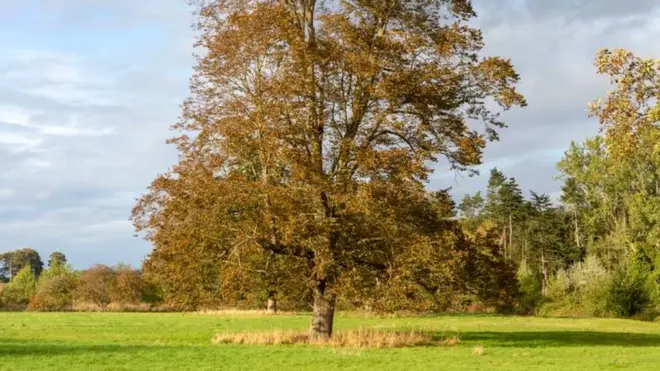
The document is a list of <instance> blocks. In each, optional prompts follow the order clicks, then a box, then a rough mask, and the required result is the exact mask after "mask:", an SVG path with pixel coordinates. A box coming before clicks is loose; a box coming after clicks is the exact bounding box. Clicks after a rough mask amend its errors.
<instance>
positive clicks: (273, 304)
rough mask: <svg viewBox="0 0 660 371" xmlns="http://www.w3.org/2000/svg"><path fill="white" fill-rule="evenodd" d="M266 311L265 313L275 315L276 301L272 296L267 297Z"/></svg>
mask: <svg viewBox="0 0 660 371" xmlns="http://www.w3.org/2000/svg"><path fill="white" fill-rule="evenodd" d="M267 308H268V309H266V311H267V312H268V314H275V313H277V299H275V296H274V295H270V296H269V297H268V307H267Z"/></svg>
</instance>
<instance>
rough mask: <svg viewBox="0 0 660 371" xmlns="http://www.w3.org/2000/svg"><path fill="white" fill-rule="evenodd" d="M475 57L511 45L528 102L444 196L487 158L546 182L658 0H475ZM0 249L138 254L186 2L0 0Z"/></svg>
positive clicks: (647, 30) (135, 258)
mask: <svg viewBox="0 0 660 371" xmlns="http://www.w3.org/2000/svg"><path fill="white" fill-rule="evenodd" d="M474 4H475V7H476V9H477V11H478V13H479V18H478V20H476V21H475V22H474V24H475V25H477V26H479V27H480V28H481V29H482V30H483V32H484V38H485V42H486V48H485V51H484V53H485V54H486V55H497V56H502V57H506V58H511V60H512V61H513V64H514V66H515V67H516V70H517V71H518V72H519V74H520V75H521V77H522V81H521V84H520V90H521V92H522V93H523V94H524V95H525V96H526V98H527V100H528V103H529V106H528V107H527V108H525V109H517V110H514V111H511V112H508V113H506V114H505V115H504V116H503V118H504V120H505V121H506V122H507V124H508V126H509V127H508V128H507V129H505V130H503V131H502V132H501V140H500V141H499V142H497V143H493V144H491V145H490V146H489V147H488V148H487V150H486V153H485V157H484V160H485V161H484V164H483V165H482V166H480V167H479V169H480V171H481V175H480V176H477V177H472V178H468V177H466V176H463V175H457V174H455V173H452V172H448V171H447V170H446V169H443V168H442V167H439V168H438V169H437V171H436V172H435V174H434V175H433V177H432V179H431V182H430V185H429V186H430V187H431V188H446V187H452V188H453V191H452V192H453V194H454V195H455V197H457V198H460V197H461V196H462V195H463V194H465V193H472V192H475V191H477V190H481V189H483V188H484V187H485V183H486V181H487V175H488V171H489V169H491V168H493V167H498V168H500V169H501V170H502V171H504V173H505V174H506V175H508V176H513V177H515V178H516V179H517V180H518V182H519V184H520V185H521V187H522V189H523V190H525V191H528V190H530V189H533V190H535V191H537V192H545V193H549V194H551V195H553V196H557V195H558V194H559V189H560V186H561V184H560V183H559V182H558V181H557V180H556V179H555V177H556V176H557V171H556V168H555V165H556V163H557V161H558V160H559V159H560V158H561V156H562V154H563V152H564V150H565V149H566V148H567V147H568V145H569V144H570V142H571V140H576V141H581V140H584V139H585V138H587V137H589V136H593V135H595V134H596V133H597V132H598V127H597V123H596V122H595V121H594V120H593V119H589V118H588V117H587V112H586V107H587V103H588V102H589V101H591V100H593V99H595V98H598V97H601V96H603V95H604V94H606V92H607V89H608V85H607V80H606V79H605V78H603V77H602V76H598V75H596V73H595V69H594V67H593V65H592V61H593V58H594V55H595V53H596V52H597V51H598V50H599V49H601V48H605V47H607V48H615V47H623V48H627V49H630V50H632V51H634V52H635V53H637V54H639V55H641V56H643V57H660V43H658V42H657V40H660V2H658V1H657V0H628V1H620V0H582V1H579V0H577V1H576V0H553V1H548V0H498V1H492V0H474ZM0 9H2V11H0V252H3V251H7V250H12V249H15V248H21V247H31V248H34V249H36V250H37V251H39V252H40V253H41V254H42V258H43V259H46V258H47V256H48V254H50V253H51V252H53V251H55V250H59V251H61V252H64V253H65V254H66V255H67V257H68V259H69V262H70V263H72V265H73V266H74V267H77V268H82V267H85V266H88V265H91V264H116V263H119V262H126V263H130V264H133V265H135V266H138V265H139V264H140V263H141V262H142V260H143V259H144V257H145V255H146V254H148V253H149V251H150V250H151V247H150V246H149V244H147V243H146V242H145V241H143V240H141V239H140V238H138V237H135V236H134V233H133V228H132V225H131V223H130V221H129V215H130V211H131V207H132V206H133V204H134V202H135V199H136V198H137V197H139V196H140V194H142V193H143V192H144V191H145V189H146V187H147V186H148V185H149V183H150V182H151V180H152V179H153V178H154V177H155V176H156V175H157V174H159V173H162V172H164V171H166V170H167V169H168V167H169V166H170V165H172V164H173V163H174V162H175V161H176V152H175V151H174V148H172V146H169V145H166V144H165V139H167V138H168V137H170V136H172V133H171V132H170V131H169V126H170V125H171V124H172V123H174V122H175V121H176V119H177V117H178V115H179V113H180V107H179V105H180V104H181V102H182V101H183V99H184V98H185V97H186V96H187V94H188V78H189V76H190V73H191V70H192V65H193V56H192V54H193V46H192V45H193V41H194V33H193V31H192V30H191V28H190V25H191V22H192V21H193V18H192V15H191V9H190V8H189V7H188V6H187V5H186V4H185V2H184V1H183V0H137V1H136V0H21V1H15V0H0Z"/></svg>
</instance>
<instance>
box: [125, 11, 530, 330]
mask: <svg viewBox="0 0 660 371" xmlns="http://www.w3.org/2000/svg"><path fill="white" fill-rule="evenodd" d="M195 5H196V9H197V14H198V22H197V29H198V31H199V38H198V43H197V45H198V46H200V47H202V48H204V49H205V52H204V53H203V54H202V55H200V56H199V59H198V62H197V65H196V67H195V74H194V77H193V79H192V82H191V97H190V98H189V99H188V100H186V101H185V103H184V105H183V116H182V117H183V118H182V120H181V122H180V123H178V124H177V125H175V126H174V129H176V130H180V131H182V132H183V134H182V135H180V136H178V137H175V138H174V139H173V140H172V142H173V143H175V144H176V145H177V147H178V149H179V151H180V162H179V163H178V164H177V165H176V166H175V167H174V169H173V170H172V171H171V172H169V173H167V174H164V175H163V176H161V177H159V178H158V179H157V180H156V181H155V182H154V184H153V185H152V187H151V191H150V193H148V194H147V195H145V196H144V197H143V198H142V199H141V200H140V202H139V203H138V205H137V206H136V209H135V212H134V220H135V222H136V226H137V229H138V230H145V231H146V232H147V238H149V239H150V240H152V241H153V242H154V243H155V251H154V254H153V255H152V258H151V259H150V261H149V264H154V265H157V264H161V267H162V266H163V265H165V264H166V263H164V261H165V259H170V262H174V264H171V265H170V266H171V267H172V269H175V270H179V271H180V272H181V273H182V274H185V273H184V271H183V270H181V269H183V267H185V266H187V265H189V264H202V265H203V264H204V261H208V262H209V263H210V264H209V269H220V268H219V266H218V265H216V264H215V263H213V262H214V261H215V260H214V259H219V260H220V261H222V262H224V263H228V262H231V261H234V262H238V263H236V264H237V265H236V266H239V265H240V264H242V263H243V262H245V261H251V260H254V261H261V262H262V263H261V264H263V261H264V259H266V260H268V259H272V256H280V257H281V259H284V260H283V264H286V266H287V267H289V266H290V267H293V268H292V269H285V270H284V271H287V272H297V273H299V276H297V277H296V280H295V281H296V282H298V285H301V284H302V285H305V286H306V287H307V288H308V289H309V290H311V291H312V294H313V300H314V303H313V307H314V316H313V321H312V330H311V335H312V336H320V337H327V336H330V335H331V334H332V321H333V316H334V307H335V303H336V299H337V296H338V295H339V294H340V293H341V292H347V291H351V292H356V295H355V296H354V297H355V298H358V300H360V301H368V300H369V299H368V298H370V297H371V298H377V297H379V296H380V294H381V293H382V291H383V290H385V291H388V292H387V295H385V296H386V297H389V298H390V299H391V300H390V301H389V304H388V305H389V306H393V307H398V306H400V305H403V304H404V303H405V302H406V298H410V297H420V296H424V297H429V298H432V297H435V296H438V295H440V294H441V293H442V292H445V291H447V290H451V289H454V286H456V280H453V279H452V278H451V277H452V276H455V274H454V272H453V271H452V270H453V269H454V268H455V267H460V266H461V264H457V262H459V261H460V259H461V256H463V254H464V253H463V252H462V250H463V249H464V247H461V244H460V243H457V241H458V240H460V237H457V233H458V232H457V231H456V228H454V227H452V225H451V223H446V222H445V221H444V220H443V218H441V217H440V216H439V215H438V211H437V204H436V203H435V202H434V201H433V199H432V198H431V197H429V195H428V194H427V192H426V190H425V186H424V182H425V181H426V180H427V179H428V175H429V173H430V172H431V171H432V167H431V164H432V163H433V162H435V161H438V160H439V159H441V158H442V159H445V160H446V161H448V164H449V168H451V169H453V170H471V169H472V166H473V165H476V164H479V163H480V162H481V156H482V151H483V149H484V147H485V145H486V143H487V142H488V141H489V140H493V139H496V138H497V129H499V128H502V127H504V123H503V122H501V121H500V120H499V119H498V112H497V111H493V110H492V107H493V106H492V105H490V104H488V102H494V103H496V105H497V106H499V107H500V108H502V109H504V110H506V109H509V108H511V107H513V106H522V105H524V104H525V101H524V98H523V97H522V96H521V95H520V94H519V93H518V92H517V91H516V89H515V84H516V83H517V82H518V79H519V77H518V75H517V74H516V73H515V71H514V69H513V67H512V65H511V63H510V62H509V61H508V60H506V59H502V58H498V57H486V58H483V57H481V56H480V51H481V49H482V48H483V40H482V36H481V32H480V31H479V30H477V29H474V28H472V27H470V26H469V25H468V21H469V20H470V19H471V18H473V17H475V16H476V14H475V12H474V9H473V8H472V6H471V4H470V2H469V1H467V0H426V1H417V2H409V1H399V0H392V1H387V2H376V3H375V2H372V1H361V0H357V1H325V2H321V1H314V0H311V1H310V0H292V1H289V0H287V1H284V0H269V1H244V0H241V1H238V0H223V1H217V0H216V1H198V2H195ZM473 122H481V123H483V124H484V126H483V128H484V129H483V130H476V129H474V128H475V127H476V126H475V125H472V123H473ZM193 184H194V185H195V186H194V188H193V187H190V186H191V185H193ZM199 208H210V209H213V210H214V212H213V218H214V221H213V222H212V224H213V226H214V228H213V232H210V230H211V229H208V228H206V227H202V225H204V223H206V222H210V220H209V219H207V216H199V217H198V218H196V217H193V216H192V215H191V214H190V211H191V210H192V209H199ZM204 215H209V214H204ZM165 226H167V227H168V228H170V230H166V227H165ZM173 226H174V227H173ZM172 227H173V229H172ZM203 231H205V232H208V233H212V234H213V236H207V235H204V234H205V232H203ZM174 234H176V236H175V235H174ZM201 239H204V241H201ZM174 246H177V247H174ZM166 251H170V252H166ZM174 251H185V252H186V254H176V253H173V252H174ZM194 251H197V252H194ZM202 251H206V252H202ZM196 254H201V255H202V256H204V257H205V259H204V260H203V261H202V262H201V263H200V262H199V261H197V262H195V263H188V261H189V260H190V259H193V258H192V256H197V255H196ZM165 256H167V258H165ZM211 256H214V257H215V258H213V259H208V258H209V257H211ZM157 257H163V258H164V259H162V260H161V259H158V258H157ZM419 262H426V263H427V264H423V265H420V264H419ZM429 262H437V264H428V263H429ZM198 266H199V265H198ZM225 266H226V264H225ZM248 266H249V264H248ZM262 266H263V265H262ZM275 275H276V276H277V277H281V274H275ZM199 279H204V278H202V277H200V278H199ZM367 283H372V284H369V285H367ZM212 284H213V285H215V283H212ZM367 288H368V289H367ZM374 288H375V289H374ZM191 292H192V291H191ZM358 293H359V294H358ZM432 302H435V300H432Z"/></svg>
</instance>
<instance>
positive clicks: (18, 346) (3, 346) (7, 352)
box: [0, 340, 163, 358]
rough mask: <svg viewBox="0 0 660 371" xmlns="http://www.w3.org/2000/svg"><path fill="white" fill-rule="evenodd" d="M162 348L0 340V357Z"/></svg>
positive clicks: (134, 351) (123, 351) (119, 351)
mask: <svg viewBox="0 0 660 371" xmlns="http://www.w3.org/2000/svg"><path fill="white" fill-rule="evenodd" d="M155 348H158V349H162V348H163V347H162V346H157V347H155V346H146V345H118V344H99V345H85V344H61V343H37V342H34V341H33V342H30V341H20V340H18V341H16V340H11V341H0V358H2V357H7V356H11V357H35V356H57V355H71V354H85V353H94V354H102V353H138V352H141V351H145V350H153V349H155Z"/></svg>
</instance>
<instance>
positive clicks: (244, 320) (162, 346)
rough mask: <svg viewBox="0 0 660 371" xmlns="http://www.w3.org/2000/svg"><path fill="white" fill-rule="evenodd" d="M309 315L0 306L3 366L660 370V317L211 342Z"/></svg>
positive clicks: (351, 322)
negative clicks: (392, 342) (395, 343)
mask: <svg viewBox="0 0 660 371" xmlns="http://www.w3.org/2000/svg"><path fill="white" fill-rule="evenodd" d="M308 324H309V316H308V315H276V316H265V315H257V314H242V313H220V314H180V313H160V314H155V313H140V314H133V313H130V314H129V313H0V370H63V371H64V370H66V371H73V370H256V369H262V370H266V369H268V370H379V369H386V370H388V371H393V370H489V371H494V370H530V369H535V370H580V371H587V370H617V369H626V370H657V369H658V367H659V365H660V363H659V358H658V357H660V324H656V323H647V322H637V321H631V320H615V319H611V320H610V319H550V318H533V317H499V316H478V315H462V316H433V317H407V318H376V317H370V316H366V315H362V314H346V313H343V314H339V315H338V318H337V319H336V326H337V329H338V330H339V331H341V330H349V329H356V328H360V327H362V328H370V329H382V330H385V329H394V330H405V329H418V330H424V331H432V332H434V334H435V335H436V336H437V337H439V338H448V337H454V336H458V337H459V338H460V343H458V344H456V345H452V346H419V347H408V348H396V349H347V348H331V347H323V346H318V345H232V344H222V345H215V344H213V343H212V341H211V340H212V338H213V337H214V336H215V335H216V334H217V333H231V332H236V333H239V332H245V331H271V330H277V329H283V330H305V329H306V328H307V326H308Z"/></svg>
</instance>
